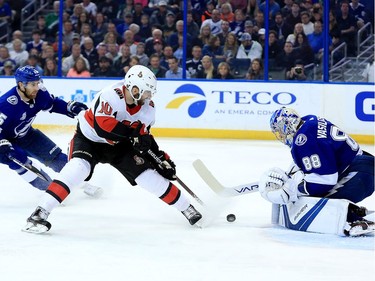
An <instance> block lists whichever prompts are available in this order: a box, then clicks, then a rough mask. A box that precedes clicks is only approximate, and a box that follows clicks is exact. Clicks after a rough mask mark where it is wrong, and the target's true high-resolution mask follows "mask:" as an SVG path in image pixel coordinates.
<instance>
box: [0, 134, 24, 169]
mask: <svg viewBox="0 0 375 281" xmlns="http://www.w3.org/2000/svg"><path fill="white" fill-rule="evenodd" d="M10 158H15V159H17V160H18V161H19V162H21V163H26V162H27V160H28V159H27V156H26V154H24V153H21V152H20V151H17V150H16V149H14V147H13V145H12V144H11V143H10V142H9V141H8V140H6V139H2V140H0V162H1V163H3V164H6V165H10V166H9V167H10V168H11V169H13V170H15V169H18V168H19V166H18V165H17V164H15V163H14V162H13V161H12V160H11V159H10Z"/></svg>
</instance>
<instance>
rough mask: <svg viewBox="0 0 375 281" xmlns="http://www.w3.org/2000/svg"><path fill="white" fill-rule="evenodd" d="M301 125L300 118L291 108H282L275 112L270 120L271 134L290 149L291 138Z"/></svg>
mask: <svg viewBox="0 0 375 281" xmlns="http://www.w3.org/2000/svg"><path fill="white" fill-rule="evenodd" d="M301 125H302V120H301V117H300V116H299V115H298V113H297V112H296V111H295V110H294V109H292V108H286V107H284V106H283V107H282V108H280V109H278V110H276V111H275V112H274V113H273V114H272V116H271V119H270V127H271V131H272V133H273V134H274V135H275V136H276V138H277V139H278V140H279V141H281V142H282V143H283V144H286V145H287V146H289V147H291V146H292V143H293V137H294V135H295V134H296V132H297V131H298V129H299V127H300V126H301Z"/></svg>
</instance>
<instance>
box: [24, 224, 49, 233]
mask: <svg viewBox="0 0 375 281" xmlns="http://www.w3.org/2000/svg"><path fill="white" fill-rule="evenodd" d="M48 230H49V228H48V227H47V226H45V225H42V224H37V225H35V224H33V223H31V222H28V223H27V224H26V226H25V227H24V228H22V229H21V231H23V232H27V233H34V234H42V233H45V232H47V231H48Z"/></svg>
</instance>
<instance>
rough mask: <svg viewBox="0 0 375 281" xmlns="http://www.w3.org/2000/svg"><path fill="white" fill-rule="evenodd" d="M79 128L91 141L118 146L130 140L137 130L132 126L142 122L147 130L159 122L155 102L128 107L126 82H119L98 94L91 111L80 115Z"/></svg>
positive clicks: (146, 101) (148, 101)
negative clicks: (156, 118) (134, 130)
mask: <svg viewBox="0 0 375 281" xmlns="http://www.w3.org/2000/svg"><path fill="white" fill-rule="evenodd" d="M78 120H79V128H80V129H81V131H82V133H83V135H84V136H85V137H86V138H88V139H89V140H91V141H94V142H100V143H109V144H114V143H116V142H118V141H122V140H125V139H128V138H129V137H130V136H131V133H132V131H133V129H131V128H130V124H131V123H133V122H136V121H140V122H142V123H143V124H145V126H146V127H148V126H152V125H153V124H154V122H155V108H154V103H153V101H152V100H149V99H146V100H145V102H144V104H143V105H131V106H129V105H127V104H126V102H125V87H124V83H123V81H119V82H116V83H114V84H112V85H110V86H108V87H106V88H104V89H102V90H101V91H100V92H99V93H97V95H96V97H95V99H94V100H93V101H92V104H91V107H90V108H89V109H88V110H86V111H85V112H81V113H80V114H79V115H78Z"/></svg>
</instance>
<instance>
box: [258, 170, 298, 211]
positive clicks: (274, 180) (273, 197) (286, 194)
mask: <svg viewBox="0 0 375 281" xmlns="http://www.w3.org/2000/svg"><path fill="white" fill-rule="evenodd" d="M297 187H298V182H297V181H296V180H293V179H292V178H290V177H289V176H288V175H287V174H286V173H285V172H284V171H283V170H282V169H280V168H272V169H270V170H268V171H266V172H265V173H264V174H263V175H262V177H261V178H260V180H259V192H260V194H261V195H262V197H263V198H264V199H266V200H268V201H270V202H272V203H275V204H287V203H289V202H295V201H297V200H298V197H297V193H298V190H297Z"/></svg>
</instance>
